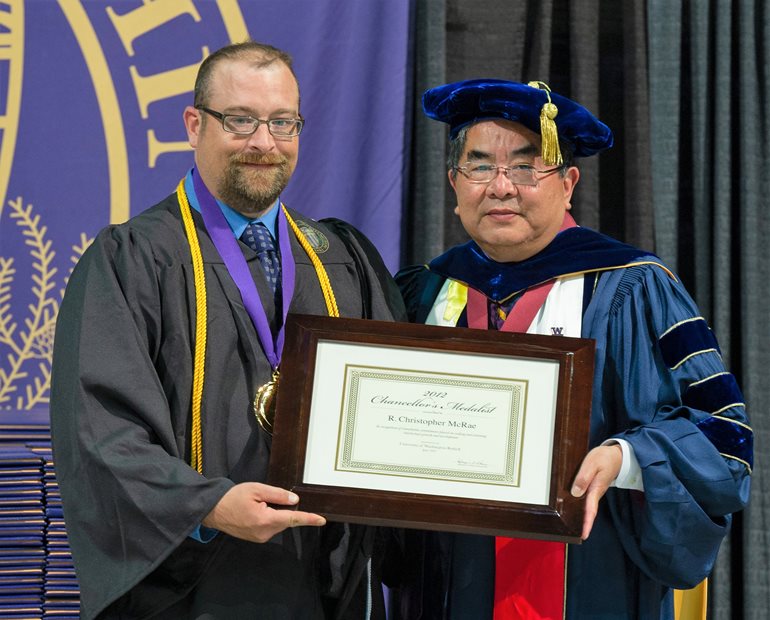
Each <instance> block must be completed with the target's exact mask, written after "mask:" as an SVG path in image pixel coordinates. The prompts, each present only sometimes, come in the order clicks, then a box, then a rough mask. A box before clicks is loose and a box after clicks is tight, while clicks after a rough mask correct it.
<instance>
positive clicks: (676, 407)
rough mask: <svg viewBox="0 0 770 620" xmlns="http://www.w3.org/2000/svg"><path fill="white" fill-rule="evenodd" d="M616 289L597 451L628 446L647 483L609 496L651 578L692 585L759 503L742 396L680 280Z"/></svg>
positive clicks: (620, 528) (651, 277)
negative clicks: (610, 444) (602, 446)
mask: <svg viewBox="0 0 770 620" xmlns="http://www.w3.org/2000/svg"><path fill="white" fill-rule="evenodd" d="M605 277H606V276H605ZM608 279H609V280H610V282H611V283H612V284H613V285H616V288H615V290H614V294H613V295H612V296H611V299H610V301H609V302H608V303H606V305H601V304H600V310H599V311H598V312H597V313H595V315H594V317H593V321H594V323H595V324H602V323H604V322H605V321H606V331H604V330H602V332H603V333H600V334H598V337H597V360H598V363H597V368H596V372H597V375H596V381H595V385H598V386H601V387H600V388H599V389H600V393H598V394H597V393H595V394H594V413H593V417H592V429H591V435H592V443H594V444H596V443H599V442H600V441H601V439H603V438H606V437H610V436H614V437H620V438H623V439H625V440H627V441H628V442H629V443H630V444H631V446H632V447H633V449H634V453H635V455H636V458H637V460H638V461H639V465H640V467H641V470H642V476H643V481H644V492H643V494H641V493H639V492H637V491H629V490H622V489H610V490H609V491H608V493H607V502H608V504H609V510H610V515H611V519H612V523H613V525H614V527H615V528H616V529H617V532H618V537H619V539H620V541H621V543H622V545H623V548H624V549H625V551H626V553H627V554H628V556H629V557H630V558H631V559H632V560H633V562H634V563H635V564H636V565H637V566H638V567H639V568H640V569H641V570H642V571H643V572H644V573H645V574H647V575H648V576H649V577H651V578H652V579H654V580H656V581H658V582H661V583H664V584H666V585H669V586H671V587H677V588H686V587H692V586H694V585H696V584H697V583H699V582H700V581H701V580H702V579H703V578H704V577H705V576H707V575H708V573H709V572H710V571H711V568H712V567H713V564H714V561H715V559H716V555H717V552H718V550H719V545H720V543H721V541H722V539H723V538H724V537H725V535H726V534H727V531H728V529H729V525H730V520H731V514H732V513H734V512H736V511H739V510H741V509H742V508H743V507H744V506H745V505H746V503H747V502H748V497H749V488H750V474H751V464H752V431H751V428H750V426H749V420H748V417H747V415H746V408H745V405H744V402H743V396H742V394H741V391H740V389H739V387H738V385H737V382H736V380H735V378H734V376H733V375H732V374H730V373H729V372H727V371H726V369H725V366H724V363H723V360H722V357H721V354H720V351H719V346H718V344H717V341H716V338H715V336H714V335H713V333H712V332H711V329H710V328H709V326H708V325H707V323H706V321H705V320H704V319H703V317H702V316H701V315H700V313H699V311H698V309H697V307H696V305H695V303H694V302H693V301H692V299H691V298H690V296H689V295H688V293H687V292H686V291H685V289H684V287H683V286H682V285H681V284H680V283H679V282H677V281H676V280H674V279H673V278H672V277H671V276H670V275H669V274H668V273H667V272H666V271H664V270H663V269H660V268H658V267H655V266H646V267H634V268H630V269H625V270H622V275H617V274H614V275H612V276H610V277H609V278H608ZM600 290H601V289H599V291H600ZM599 291H597V295H598V294H600V292H599ZM603 313H606V314H604V318H602V317H601V316H600V315H601V314H603ZM586 318H587V319H589V317H588V316H587V317H586ZM595 331H598V330H595Z"/></svg>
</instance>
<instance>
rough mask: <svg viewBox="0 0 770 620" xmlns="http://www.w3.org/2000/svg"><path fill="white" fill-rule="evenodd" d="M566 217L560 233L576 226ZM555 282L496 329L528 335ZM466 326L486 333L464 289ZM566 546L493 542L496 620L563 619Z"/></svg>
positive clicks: (533, 293)
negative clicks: (513, 619)
mask: <svg viewBox="0 0 770 620" xmlns="http://www.w3.org/2000/svg"><path fill="white" fill-rule="evenodd" d="M576 225H577V224H575V220H574V219H572V216H571V215H569V213H565V214H564V222H563V223H562V227H561V229H560V230H559V232H561V231H562V230H566V229H567V228H572V227H573V226H576ZM553 285H554V280H549V281H548V282H543V283H541V284H538V285H536V286H533V287H530V288H528V289H527V290H526V291H525V292H524V294H523V295H522V296H521V298H520V299H519V300H518V301H517V302H516V303H515V305H514V306H513V308H512V309H511V311H510V313H509V314H508V317H507V318H506V319H505V322H504V323H503V325H502V326H501V327H500V331H506V332H519V333H526V331H527V330H528V329H529V326H530V325H531V324H532V321H533V320H534V318H535V315H536V314H537V313H538V311H539V310H540V308H541V307H542V306H543V304H544V303H545V300H546V298H547V297H548V293H549V292H550V291H551V288H552V287H553ZM467 317H468V327H471V328H473V329H487V328H488V325H489V311H488V307H487V298H486V297H485V296H484V294H483V293H481V292H479V291H477V290H476V289H474V288H470V287H468V305H467ZM566 580H567V545H565V544H564V543H557V542H551V541H545V540H531V539H524V538H506V537H503V536H497V537H496V538H495V605H494V620H508V619H510V618H520V619H521V620H542V619H545V618H548V619H555V618H564V617H565V615H564V614H565V602H566V592H567V589H566Z"/></svg>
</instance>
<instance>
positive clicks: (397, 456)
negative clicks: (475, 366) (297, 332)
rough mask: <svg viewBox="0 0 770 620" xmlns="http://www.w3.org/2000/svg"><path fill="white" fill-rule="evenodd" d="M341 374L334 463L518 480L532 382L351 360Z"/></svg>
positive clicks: (368, 469)
mask: <svg viewBox="0 0 770 620" xmlns="http://www.w3.org/2000/svg"><path fill="white" fill-rule="evenodd" d="M344 375H345V382H344V386H343V398H342V404H341V407H340V411H341V412H340V430H339V434H338V442H337V462H336V469H337V470H339V471H351V472H352V471H357V472H363V473H379V474H384V475H396V476H414V477H420V478H430V479H433V480H454V481H461V480H462V481H468V482H476V483H481V484H489V483H495V484H501V485H508V486H514V487H516V486H519V478H520V474H521V472H520V469H521V467H520V466H521V452H522V442H523V434H524V426H525V417H526V415H525V414H526V395H527V385H528V381H526V380H520V379H505V378H500V377H481V376H473V375H467V374H463V375H459V374H451V373H441V374H438V373H435V372H426V371H421V370H414V369H404V368H382V367H373V366H357V365H351V364H346V365H345V367H344ZM372 437H375V440H374V441H373V440H372V439H371V438H372Z"/></svg>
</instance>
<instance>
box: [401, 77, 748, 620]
mask: <svg viewBox="0 0 770 620" xmlns="http://www.w3.org/2000/svg"><path fill="white" fill-rule="evenodd" d="M423 107H424V110H425V113H426V114H427V115H428V116H429V117H431V118H433V119H436V120H439V121H442V122H445V123H447V124H448V125H449V129H450V155H449V173H448V174H449V183H450V184H451V186H452V188H453V189H454V191H455V194H456V197H457V207H456V208H455V213H456V214H457V215H458V216H459V217H460V220H461V222H462V224H463V227H464V228H465V230H466V232H467V233H468V235H469V236H470V238H471V241H469V242H468V243H465V244H463V245H460V246H457V247H453V248H451V249H450V250H449V251H448V252H446V253H445V254H442V255H441V256H439V257H437V258H435V259H433V260H432V261H431V262H430V263H429V264H428V265H423V266H419V267H413V268H408V269H405V270H403V271H402V272H401V273H400V274H399V275H398V276H397V278H396V279H397V281H398V283H399V286H400V287H401V289H402V293H403V294H404V298H405V300H406V302H407V309H408V312H409V315H410V320H412V321H415V322H420V323H427V324H431V325H445V326H449V327H453V326H461V327H471V328H477V329H498V330H509V331H518V332H528V333H537V334H547V335H558V336H575V337H585V338H592V339H595V341H596V366H595V374H594V390H593V408H592V411H591V421H590V448H591V449H590V451H589V452H588V454H587V455H586V457H585V459H584V461H583V463H582V465H581V467H580V469H579V471H578V473H577V475H576V477H575V480H574V483H573V487H572V493H573V495H575V496H577V497H584V498H585V521H584V524H583V531H582V539H583V542H582V544H580V545H570V546H569V549H567V546H566V545H564V544H561V543H554V542H543V541H526V540H516V539H502V538H497V539H495V538H492V537H483V536H471V535H459V534H458V535H451V534H441V533H424V534H412V535H411V540H410V541H409V542H408V543H407V545H406V547H405V549H406V552H407V554H408V557H409V560H410V565H409V567H408V568H407V569H406V570H405V571H404V574H405V575H407V577H406V579H405V583H403V584H402V585H401V586H400V587H398V588H396V589H395V590H394V593H395V604H394V610H396V611H397V612H398V616H399V617H403V618H408V619H409V620H416V619H420V618H421V619H429V618H441V619H445V618H450V619H452V620H456V619H464V618H473V619H474V620H491V619H492V618H493V617H494V618H495V620H500V619H508V618H516V619H519V618H524V619H536V618H561V617H564V616H565V615H566V617H567V618H575V619H578V618H595V619H612V618H644V619H653V618H654V619H657V618H673V591H672V589H674V588H691V587H693V586H695V585H696V584H698V583H699V582H701V581H702V580H703V579H704V578H705V577H706V576H707V575H708V574H709V572H710V570H711V568H712V566H713V564H714V560H715V558H716V555H717V551H718V549H719V545H720V543H721V541H722V540H723V538H724V537H725V535H726V534H727V531H728V529H729V526H730V520H731V513H733V512H735V511H737V510H740V509H742V508H743V507H744V506H745V505H746V502H747V501H748V497H749V486H750V473H751V464H752V431H751V429H750V427H749V425H748V418H747V417H746V412H745V407H744V403H743V397H742V395H741V392H740V389H739V387H738V385H737V383H736V381H735V378H734V377H733V375H732V374H730V373H729V372H727V371H726V370H725V368H724V366H723V364H722V360H721V357H720V355H719V348H718V345H717V342H716V339H715V337H714V335H713V333H712V332H711V330H710V329H709V327H708V325H707V324H706V321H705V320H704V319H703V318H702V317H701V316H700V313H699V312H698V309H697V308H696V306H695V304H694V302H693V301H692V299H691V298H690V296H689V295H688V294H687V292H686V291H685V289H684V287H683V286H682V284H681V283H680V282H679V280H678V279H677V278H676V276H675V274H673V273H672V272H671V271H670V270H669V269H668V268H667V267H666V266H665V265H664V264H663V263H662V262H661V260H660V259H659V258H657V257H656V256H653V255H651V254H650V253H649V252H646V251H643V250H639V249H637V248H634V247H631V246H628V245H625V244H623V243H620V242H618V241H616V240H614V239H611V238H609V237H606V236H604V235H601V234H599V233H597V232H594V231H592V230H589V229H586V228H581V227H579V226H578V225H577V223H576V222H575V221H574V220H573V218H572V217H571V215H570V208H571V204H570V200H571V197H572V193H573V191H574V190H575V187H576V185H577V183H578V180H579V178H580V173H579V171H578V168H577V167H575V165H573V157H587V156H591V155H594V154H596V153H599V152H601V151H603V150H604V149H607V148H609V147H611V146H612V140H613V138H612V133H611V131H610V130H609V128H608V127H606V126H605V125H604V124H603V123H601V122H600V121H598V120H597V119H596V118H595V117H594V116H593V115H592V114H591V113H590V112H589V111H588V110H586V109H585V108H584V107H582V106H580V105H579V104H577V103H575V102H574V101H571V100H569V99H567V98H565V97H561V96H559V95H558V94H556V93H553V92H550V90H549V89H548V87H547V86H546V85H545V84H543V83H540V82H536V83H530V84H519V83H513V82H507V81H502V80H491V79H488V80H470V81H463V82H457V83H453V84H446V85H443V86H439V87H437V88H433V89H431V90H429V91H427V92H426V93H425V94H424V96H423Z"/></svg>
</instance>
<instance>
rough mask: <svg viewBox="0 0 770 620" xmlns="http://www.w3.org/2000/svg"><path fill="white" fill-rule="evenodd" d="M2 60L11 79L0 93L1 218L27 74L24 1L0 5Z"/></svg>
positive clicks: (12, 0) (0, 56) (8, 1)
mask: <svg viewBox="0 0 770 620" xmlns="http://www.w3.org/2000/svg"><path fill="white" fill-rule="evenodd" d="M2 61H8V63H7V64H6V67H7V76H8V79H7V82H6V85H7V89H5V88H2V89H0V92H2V91H5V101H0V135H2V142H0V215H2V214H3V206H4V205H5V196H6V193H7V191H8V179H10V177H11V163H12V162H13V155H14V152H15V150H16V136H17V135H18V132H19V111H20V110H21V82H22V76H23V75H24V0H4V2H3V3H2V4H0V63H2ZM3 110H4V111H5V113H4V114H3V113H2V111H3Z"/></svg>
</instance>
